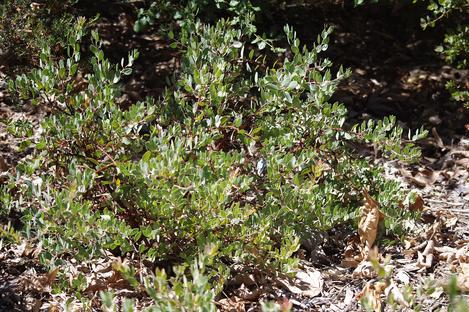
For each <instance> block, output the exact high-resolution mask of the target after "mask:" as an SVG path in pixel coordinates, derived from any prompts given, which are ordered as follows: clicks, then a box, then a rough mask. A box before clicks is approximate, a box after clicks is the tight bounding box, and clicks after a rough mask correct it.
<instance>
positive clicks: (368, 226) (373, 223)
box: [358, 190, 384, 260]
mask: <svg viewBox="0 0 469 312" xmlns="http://www.w3.org/2000/svg"><path fill="white" fill-rule="evenodd" d="M363 194H364V196H365V205H364V206H363V208H362V211H361V217H360V221H359V223H358V235H359V236H360V241H361V243H362V244H363V245H364V249H363V251H362V253H363V259H364V260H367V259H368V257H369V253H370V250H371V247H372V246H373V244H374V242H375V240H376V236H377V234H378V225H379V221H380V220H382V219H384V215H383V214H382V213H381V211H380V210H379V206H378V202H376V201H375V200H374V199H373V198H372V197H371V196H370V194H368V192H367V191H366V190H365V191H364V192H363Z"/></svg>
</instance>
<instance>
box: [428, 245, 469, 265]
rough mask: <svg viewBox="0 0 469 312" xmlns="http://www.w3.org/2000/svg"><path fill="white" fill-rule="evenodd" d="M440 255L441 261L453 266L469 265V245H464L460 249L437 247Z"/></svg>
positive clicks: (436, 249)
mask: <svg viewBox="0 0 469 312" xmlns="http://www.w3.org/2000/svg"><path fill="white" fill-rule="evenodd" d="M435 251H437V252H438V253H439V259H441V260H445V261H446V262H448V263H451V264H458V263H469V245H464V246H462V247H461V248H459V249H456V248H452V247H448V246H443V247H435Z"/></svg>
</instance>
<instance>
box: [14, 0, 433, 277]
mask: <svg viewBox="0 0 469 312" xmlns="http://www.w3.org/2000/svg"><path fill="white" fill-rule="evenodd" d="M195 9H196V7H194V6H189V7H187V8H185V10H186V12H188V15H187V16H182V17H181V19H180V21H181V22H178V23H177V25H178V27H177V28H174V31H173V32H170V33H169V36H170V38H172V41H173V43H172V46H173V47H174V48H177V49H179V50H180V53H181V68H180V72H178V73H175V75H174V77H172V83H171V85H170V86H169V87H168V89H167V90H166V92H165V93H164V95H163V96H162V98H161V99H159V100H152V99H147V100H146V101H145V102H140V103H136V104H134V105H132V106H131V107H129V108H128V109H123V108H121V107H120V106H119V94H120V92H119V90H120V87H119V81H120V78H121V76H123V75H129V74H131V71H132V69H131V66H132V63H133V62H134V60H135V59H136V58H137V57H138V53H137V52H136V51H134V52H131V53H130V54H129V56H128V58H127V61H125V60H122V62H121V63H120V64H111V63H110V62H109V61H108V60H107V59H106V57H105V56H104V53H103V51H102V49H101V46H100V45H101V43H100V39H99V35H98V33H97V32H92V40H91V41H92V45H91V46H90V51H91V52H92V56H91V58H90V59H89V60H88V63H89V64H88V66H86V65H85V66H81V65H80V63H81V62H82V61H81V54H80V41H81V40H82V37H83V36H84V35H85V33H86V32H85V30H84V29H85V28H84V25H85V21H84V20H83V19H79V20H78V22H77V23H76V26H75V28H74V31H73V32H72V33H73V36H70V37H69V40H68V46H67V58H66V59H63V60H58V61H57V60H55V59H54V58H52V57H51V55H50V50H49V49H43V50H42V53H41V57H40V66H39V68H38V69H36V70H34V71H33V72H31V73H29V74H25V75H21V76H19V77H17V78H16V80H14V81H11V82H10V84H9V87H10V89H11V90H12V91H16V92H18V94H19V96H20V97H21V98H22V99H23V100H31V101H33V102H34V103H36V104H38V105H47V106H48V107H50V109H51V110H52V111H53V113H52V114H51V115H50V116H49V117H47V118H46V119H45V120H44V122H43V123H42V126H41V127H42V133H41V136H40V138H39V140H37V141H36V142H34V144H35V153H34V157H33V158H32V159H31V160H25V161H23V162H22V163H21V164H19V165H18V168H17V173H18V175H17V177H11V181H12V183H10V184H9V185H11V188H10V189H7V190H6V191H7V192H10V193H12V194H15V196H16V200H17V201H16V203H17V206H18V207H19V208H20V209H22V210H23V211H24V213H25V218H24V222H25V224H26V225H27V227H26V232H27V234H28V235H29V236H30V237H33V238H37V239H39V240H41V242H42V248H43V253H42V254H41V258H42V260H44V261H45V262H46V263H49V264H60V263H61V262H62V261H63V260H65V259H67V258H69V257H74V258H77V259H86V258H90V257H97V256H100V255H102V254H103V253H104V251H105V250H110V251H112V252H113V253H114V254H116V255H128V254H132V255H133V256H139V257H141V258H144V259H149V260H151V261H155V262H160V261H164V262H166V263H168V262H169V263H171V264H176V263H187V262H188V261H191V260H192V259H194V258H196V257H197V255H198V254H199V253H200V252H201V251H202V250H204V248H205V246H207V245H210V246H216V247H217V248H218V253H217V255H216V257H215V263H218V264H220V263H222V264H224V265H227V266H229V265H231V264H234V263H241V264H244V265H249V266H255V267H258V268H261V269H263V270H266V271H269V270H279V269H281V270H284V271H288V270H289V269H291V268H292V267H293V266H295V264H296V260H295V257H294V256H293V255H294V254H295V252H296V251H297V250H298V248H299V246H300V242H301V241H302V239H304V238H307V237H308V236H309V235H310V233H311V232H312V231H313V230H318V229H320V230H326V229H329V228H331V227H333V226H335V225H337V224H340V223H344V222H354V221H355V220H356V217H357V214H358V208H359V206H360V204H361V200H362V195H361V194H362V191H363V190H365V189H367V190H369V191H370V192H371V193H372V194H373V196H375V198H376V199H377V200H378V201H379V202H380V204H381V207H382V209H383V212H384V213H385V214H386V220H387V221H386V222H387V223H386V228H387V230H388V231H391V232H394V233H399V227H400V224H401V223H400V222H399V221H400V220H402V219H403V218H407V217H409V216H410V213H409V212H406V211H404V210H403V209H400V208H399V207H398V206H399V200H400V199H401V198H402V195H403V194H402V191H401V189H400V186H399V184H398V183H397V182H395V181H390V180H387V179H385V178H384V177H383V176H382V170H381V169H380V168H379V167H375V166H373V165H372V163H371V162H370V158H365V157H363V156H360V155H359V154H357V153H356V152H354V146H356V145H357V144H370V145H373V146H374V147H375V149H376V152H379V151H381V152H382V153H383V155H385V156H387V157H391V158H399V159H403V160H409V161H411V160H414V159H416V158H418V156H419V155H420V154H419V151H418V150H417V149H416V148H415V147H414V146H413V145H412V143H409V144H407V145H405V147H403V148H401V136H402V129H401V128H399V127H398V126H397V124H396V120H395V118H386V119H384V120H383V121H377V122H376V121H373V120H369V121H366V122H364V123H363V124H361V125H357V126H355V127H353V128H351V129H347V128H345V127H344V121H345V119H346V116H347V111H346V108H345V107H344V105H342V104H340V103H330V102H329V100H330V97H331V96H332V94H333V93H334V91H335V89H336V88H337V85H338V84H339V83H340V81H342V80H343V79H345V78H346V77H347V76H348V74H349V71H348V70H343V69H340V70H339V71H338V72H337V73H333V72H332V71H331V66H332V63H331V62H330V61H329V60H327V59H320V58H319V54H320V53H321V52H323V51H325V50H326V49H327V47H328V43H329V35H330V33H331V32H332V29H331V28H326V29H325V30H324V31H323V32H322V33H321V34H320V35H318V37H317V40H316V43H315V45H314V46H312V47H311V48H307V47H306V46H302V45H301V44H300V41H299V39H298V38H297V37H296V33H295V32H294V31H293V30H292V29H291V28H290V27H288V26H286V27H285V33H286V39H287V42H288V46H287V47H286V48H285V47H283V46H280V45H278V44H276V43H275V42H274V41H273V40H269V39H268V38H264V37H262V36H260V35H258V34H256V28H255V26H254V25H253V23H252V22H253V20H254V14H253V13H252V12H251V13H249V14H247V15H245V16H244V17H243V18H242V19H241V18H238V19H220V20H219V21H217V22H216V23H214V24H207V23H203V22H201V21H200V20H199V19H194V18H193V14H195V12H194V10H195ZM273 56H275V58H278V57H279V58H280V59H281V61H280V62H275V63H274V62H270V61H269V60H270V59H273V58H274V57H273ZM87 68H89V69H90V72H89V73H87V72H86V69H87ZM424 134H425V133H422V132H420V133H417V134H415V135H413V136H409V139H410V140H416V139H419V138H420V137H421V136H422V135H424ZM193 275H194V274H193ZM217 276H218V277H220V275H217Z"/></svg>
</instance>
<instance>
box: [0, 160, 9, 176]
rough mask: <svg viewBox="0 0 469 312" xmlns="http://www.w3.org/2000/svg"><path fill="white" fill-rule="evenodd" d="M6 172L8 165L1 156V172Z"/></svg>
mask: <svg viewBox="0 0 469 312" xmlns="http://www.w3.org/2000/svg"><path fill="white" fill-rule="evenodd" d="M5 171H8V165H7V163H6V162H5V160H4V159H3V157H2V156H0V172H5Z"/></svg>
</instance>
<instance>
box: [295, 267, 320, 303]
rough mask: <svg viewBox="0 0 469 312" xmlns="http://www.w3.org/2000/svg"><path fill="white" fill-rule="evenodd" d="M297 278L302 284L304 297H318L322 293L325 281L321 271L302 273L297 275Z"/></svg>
mask: <svg viewBox="0 0 469 312" xmlns="http://www.w3.org/2000/svg"><path fill="white" fill-rule="evenodd" d="M296 278H297V279H298V280H300V281H301V282H302V285H301V286H300V288H302V295H304V296H307V297H310V298H312V297H316V296H318V295H319V294H321V292H322V288H323V286H324V280H323V278H322V276H321V272H319V271H300V272H298V273H296Z"/></svg>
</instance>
